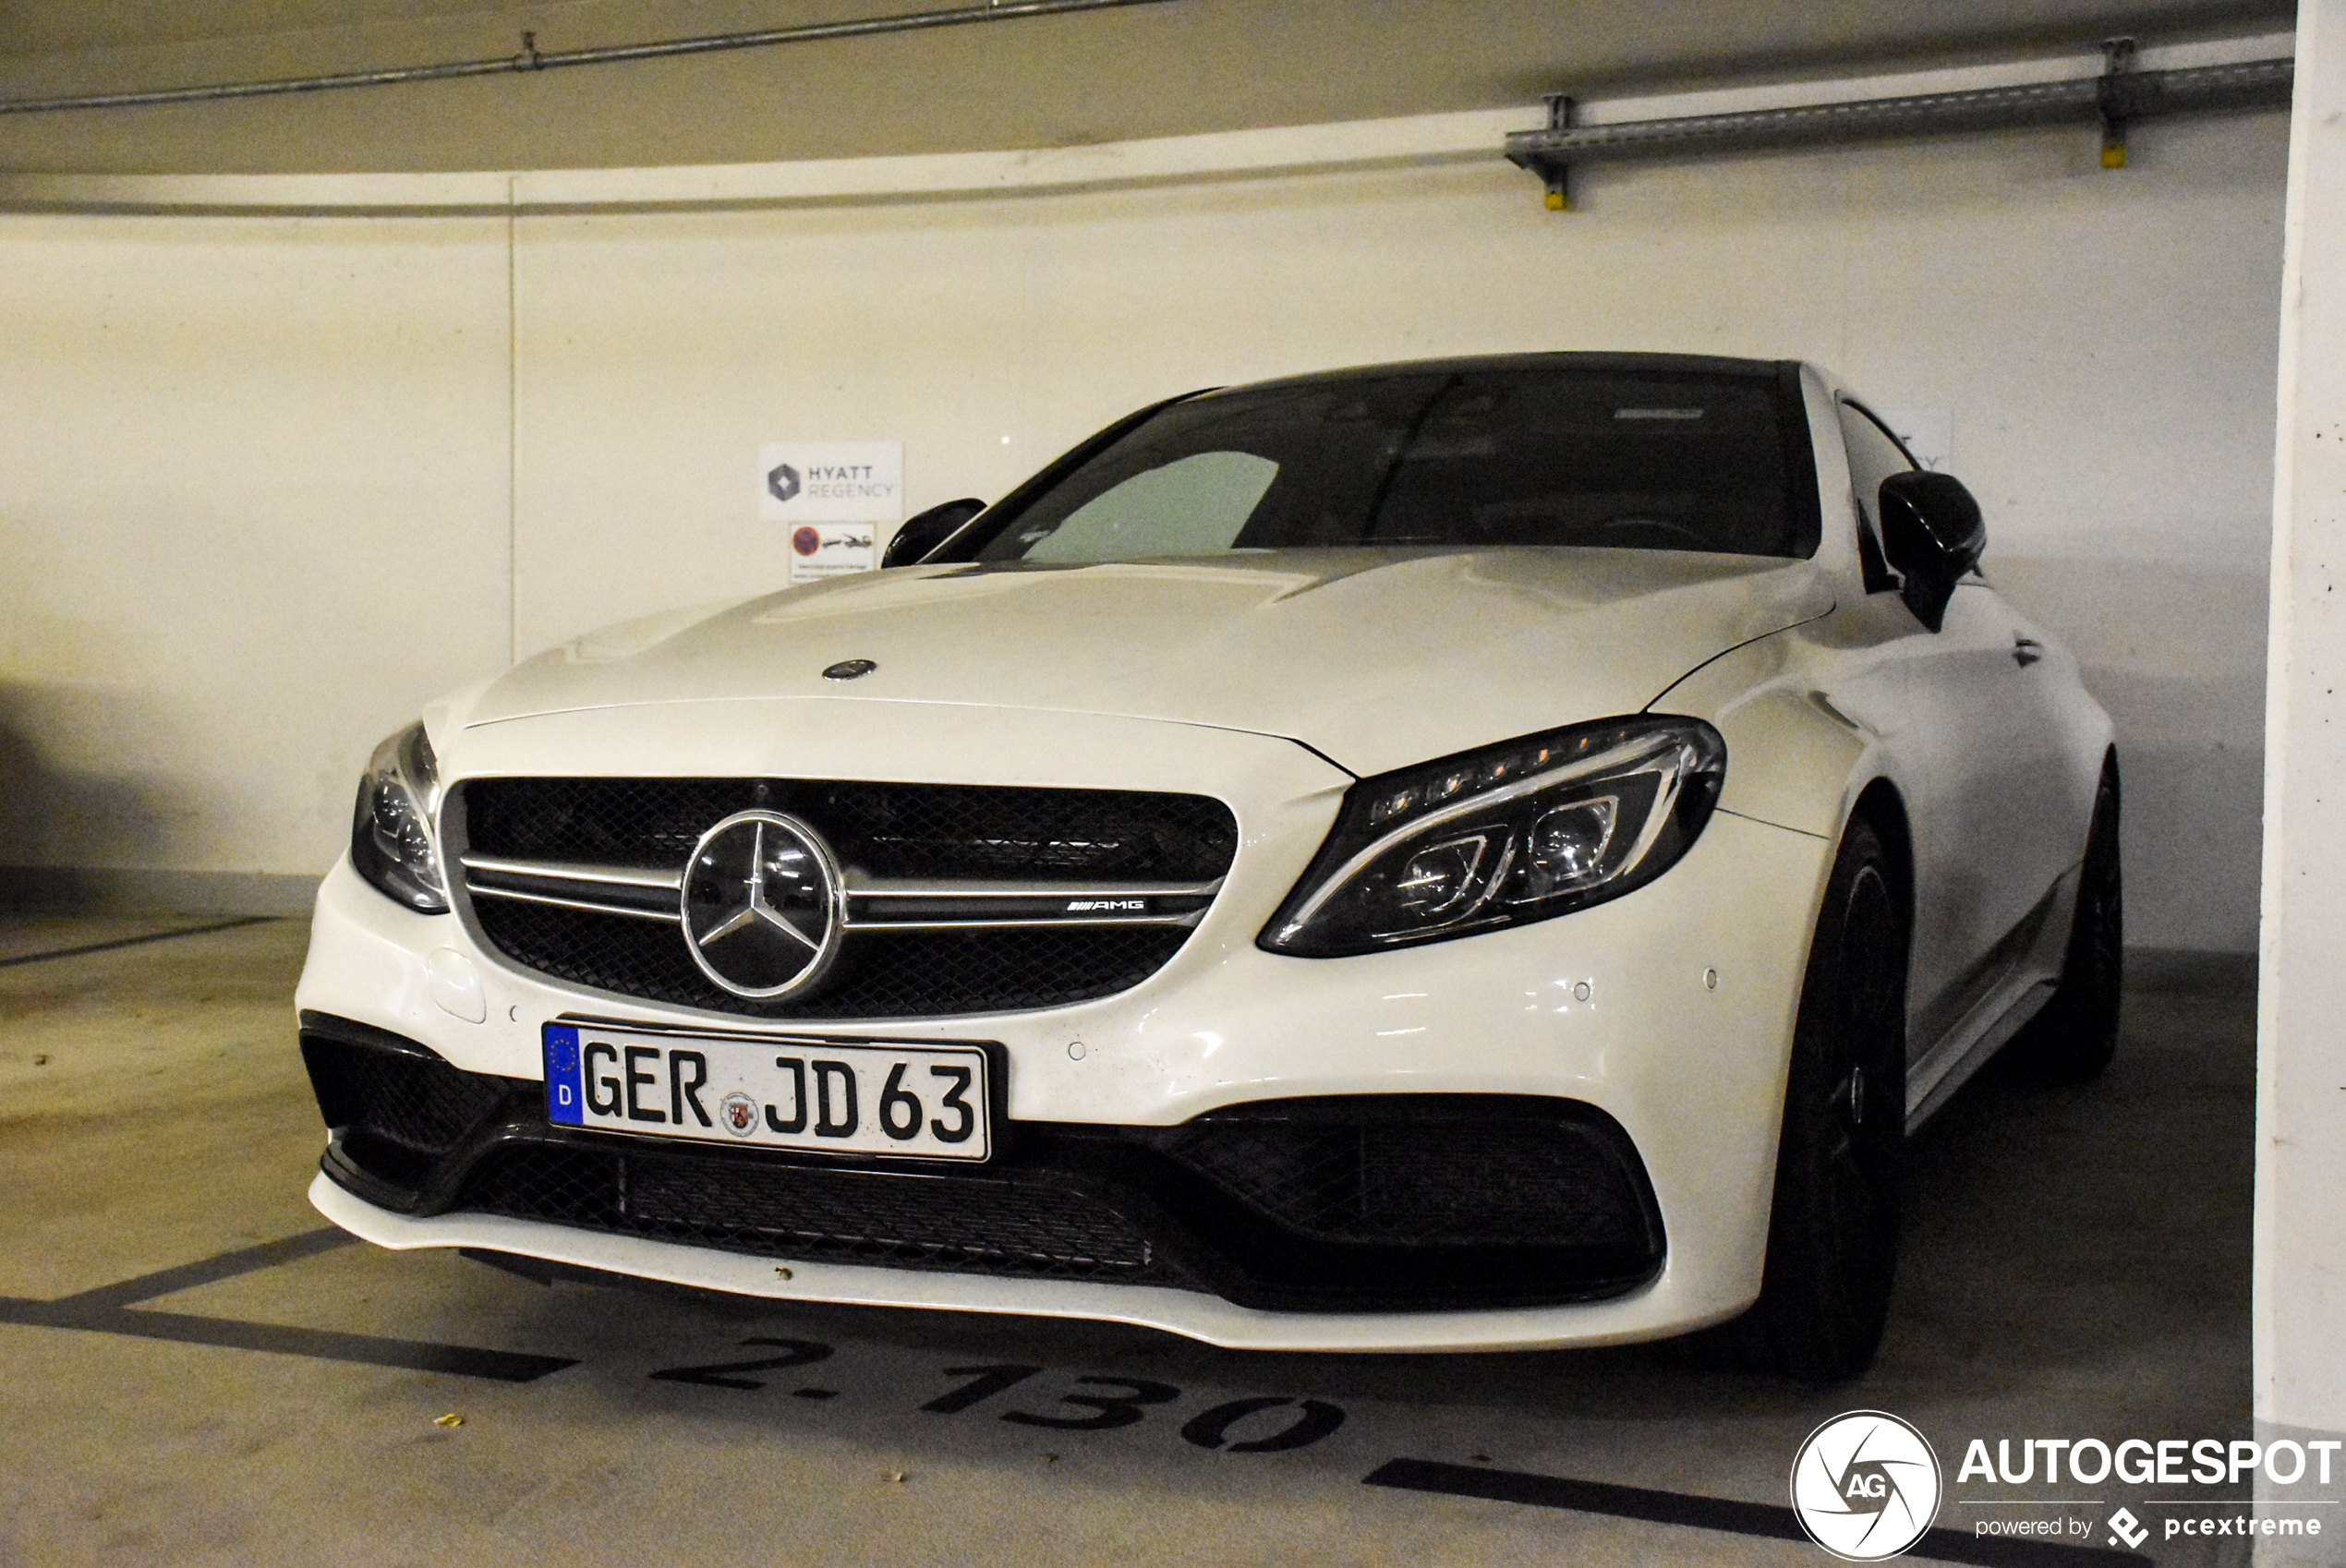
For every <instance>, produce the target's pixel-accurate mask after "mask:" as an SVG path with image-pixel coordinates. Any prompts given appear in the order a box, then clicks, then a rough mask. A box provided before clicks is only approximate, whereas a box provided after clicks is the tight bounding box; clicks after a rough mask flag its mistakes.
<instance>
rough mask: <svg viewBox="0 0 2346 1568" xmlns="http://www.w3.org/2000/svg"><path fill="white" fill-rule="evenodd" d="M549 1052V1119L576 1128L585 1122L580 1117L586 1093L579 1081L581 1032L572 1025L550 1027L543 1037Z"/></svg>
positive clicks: (547, 1103)
mask: <svg viewBox="0 0 2346 1568" xmlns="http://www.w3.org/2000/svg"><path fill="white" fill-rule="evenodd" d="M543 1039H544V1043H545V1048H546V1119H547V1120H548V1121H554V1122H568V1123H569V1124H571V1125H572V1126H573V1127H575V1126H577V1125H579V1123H580V1122H581V1121H582V1120H583V1119H584V1118H583V1117H582V1116H580V1114H579V1105H580V1100H581V1096H582V1093H583V1091H582V1090H581V1088H580V1085H579V1081H578V1031H576V1030H575V1029H573V1028H571V1027H570V1026H569V1025H568V1024H560V1023H550V1024H548V1025H547V1026H546V1029H545V1033H544V1036H543Z"/></svg>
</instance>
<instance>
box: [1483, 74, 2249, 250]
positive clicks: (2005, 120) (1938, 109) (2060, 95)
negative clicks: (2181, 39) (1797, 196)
mask: <svg viewBox="0 0 2346 1568" xmlns="http://www.w3.org/2000/svg"><path fill="white" fill-rule="evenodd" d="M2105 52H2106V56H2107V58H2108V59H2109V61H2110V69H2108V70H2106V71H2104V72H2103V73H2102V74H2101V75H2100V76H2098V77H2083V78H2075V79H2073V80H2069V81H2047V82H2027V83H2022V84H2019V85H2016V86H2013V87H1989V88H1976V89H1972V90H1966V91H1962V92H1927V93H1921V94H1917V95H1915V96H1912V97H1905V98H1867V99H1860V100H1858V101H1856V102H1855V103H1809V104H1802V105H1798V106H1796V107H1793V108H1785V109H1749V110H1743V111H1740V112H1738V113H1735V114H1728V115H1686V116H1682V117H1677V118H1673V119H1664V120H1626V121H1623V122H1621V123H1619V124H1616V125H1608V126H1575V125H1574V124H1572V100H1571V99H1569V98H1566V97H1564V96H1562V95H1560V94H1559V95H1556V96H1554V97H1552V98H1550V99H1549V100H1548V120H1549V123H1548V126H1547V127H1546V128H1545V129H1542V130H1528V131H1514V132H1510V133H1509V134H1508V136H1507V139H1506V156H1507V160H1508V162H1510V163H1515V164H1516V165H1517V166H1518V167H1520V168H1524V169H1528V170H1530V172H1531V173H1533V174H1535V175H1539V176H1540V177H1541V178H1542V180H1544V181H1545V182H1546V183H1547V187H1548V206H1549V207H1550V208H1551V209H1553V210H1555V211H1563V210H1564V209H1566V208H1567V207H1569V206H1570V205H1571V198H1570V194H1569V189H1568V187H1567V185H1566V175H1567V173H1568V171H1569V170H1570V169H1571V167H1572V166H1573V165H1575V164H1578V163H1608V162H1619V161H1624V160H1628V159H1639V158H1646V159H1651V158H1677V157H1690V156H1695V155H1698V154H1702V153H1710V152H1743V151H1759V150H1763V149H1772V148H1784V147H1808V146H1815V145H1818V144H1820V143H1826V144H1830V143H1839V142H1852V141H1858V140H1867V139H1874V138H1879V137H1891V136H1929V135H1938V134H1943V133H1948V132H1954V131H1980V130H2001V129H2004V128H2006V127H2015V126H2035V125H2049V124H2057V123H2062V122H2066V121H2091V120H2098V121H2100V122H2101V125H2102V133H2103V134H2102V164H2103V166H2104V167H2105V168H2121V167H2123V166H2124V164H2125V139H2124V133H2125V127H2126V126H2127V125H2128V124H2129V123H2131V122H2133V121H2134V120H2146V119H2151V118H2153V117H2155V116H2158V115H2186V114H2197V113H2205V112H2207V111H2212V110H2219V109H2262V108H2287V107H2288V106H2289V95H2290V87H2291V83H2292V78H2293V76H2294V71H2295V63H2294V62H2293V61H2290V60H2248V61H2243V62H2241V63H2239V64H2236V65H2228V66H2193V67H2190V68H2187V69H2183V70H2171V71H2137V70H2134V69H2133V68H2132V64H2133V58H2134V53H2133V46H2132V42H2131V41H2129V40H2112V41H2111V43H2110V44H2109V45H2106V46H2105Z"/></svg>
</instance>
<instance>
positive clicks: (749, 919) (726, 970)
mask: <svg viewBox="0 0 2346 1568" xmlns="http://www.w3.org/2000/svg"><path fill="white" fill-rule="evenodd" d="M846 918H847V887H846V883H845V881H844V879H843V878H842V877H841V876H840V869H839V862H838V861H837V860H836V859H834V858H833V857H832V854H831V851H830V846H829V845H828V844H826V843H824V842H823V838H822V835H821V834H819V833H816V831H815V829H814V828H812V827H810V826H807V825H806V824H805V823H804V822H801V821H800V820H799V819H798V818H796V817H794V816H789V815H785V814H783V813H781V812H774V811H745V812H736V813H735V814H732V816H729V817H727V818H725V820H724V821H722V822H720V823H719V824H718V825H717V826H714V827H712V828H710V829H709V830H708V831H707V832H706V833H704V834H702V835H701V838H700V842H699V843H697V844H695V845H694V846H693V858H692V859H691V860H690V861H689V862H686V864H685V866H684V884H683V925H684V946H685V947H686V948H687V949H689V950H690V952H691V953H692V955H693V962H695V963H696V964H698V965H699V966H700V968H701V972H702V973H703V974H706V975H707V976H708V978H709V979H711V980H713V981H715V982H716V983H718V984H720V985H721V986H723V987H724V988H725V989H726V990H728V991H731V992H732V994H733V995H736V996H751V997H756V998H760V999H771V998H773V997H778V996H788V995H793V994H795V993H797V992H801V991H805V990H808V989H810V988H811V987H812V986H813V985H814V984H815V983H816V982H817V981H819V980H820V979H822V977H823V971H825V970H828V968H830V964H831V960H832V959H835V958H837V957H838V956H839V944H840V927H841V926H842V925H843V924H844V923H846Z"/></svg>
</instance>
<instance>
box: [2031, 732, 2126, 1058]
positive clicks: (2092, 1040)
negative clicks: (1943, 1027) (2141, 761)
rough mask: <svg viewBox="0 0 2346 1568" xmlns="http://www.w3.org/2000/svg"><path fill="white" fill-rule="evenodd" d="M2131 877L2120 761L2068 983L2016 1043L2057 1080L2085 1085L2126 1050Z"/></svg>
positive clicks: (2105, 800)
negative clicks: (2123, 1010) (2123, 1000)
mask: <svg viewBox="0 0 2346 1568" xmlns="http://www.w3.org/2000/svg"><path fill="white" fill-rule="evenodd" d="M2125 953H2126V899H2125V878H2124V875H2123V874H2122V868H2121V866H2120V863H2119V851H2118V767H2117V764H2116V763H2115V762H2112V763H2110V764H2109V765H2107V766H2104V767H2103V768H2102V771H2101V787H2100V788H2099V789H2098V790H2096V791H2095V792H2094V815H2093V821H2092V823H2091V825H2090V826H2087V828H2086V857H2085V862H2084V864H2083V865H2082V866H2081V867H2080V868H2079V873H2078V877H2077V912H2076V913H2075V914H2074V915H2073V916H2072V917H2071V919H2070V922H2069V948H2068V952H2067V956H2066V957H2064V958H2063V959H2062V967H2061V986H2060V989H2058V990H2056V991H2055V992H2054V993H2053V994H2052V999H2051V1000H2050V1001H2049V1002H2047V1003H2046V1004H2045V1006H2044V1010H2043V1011H2041V1012H2039V1013H2038V1015H2037V1016H2036V1017H2035V1018H2033V1019H2029V1020H2028V1026H2027V1027H2026V1029H2024V1030H2022V1031H2020V1034H2019V1036H2018V1038H2017V1039H2016V1040H2015V1042H2014V1043H2015V1045H2017V1047H2018V1050H2017V1051H2016V1052H2015V1055H2017V1056H2018V1057H2019V1059H2020V1061H2021V1062H2022V1064H2023V1065H2025V1066H2026V1067H2027V1068H2028V1069H2029V1070H2030V1071H2031V1072H2033V1073H2035V1074H2036V1075H2037V1076H2038V1078H2040V1079H2043V1080H2047V1081H2050V1082H2053V1083H2083V1082H2084V1081H2086V1080H2087V1079H2089V1078H2093V1077H2096V1076H2098V1074H2099V1073H2100V1072H2101V1070H2102V1069H2103V1068H2104V1067H2108V1066H2110V1057H2112V1056H2113V1055H2116V1054H2117V1051H2118V1008H2119V996H2120V993H2121V992H2122V989H2123V987H2124V983H2125Z"/></svg>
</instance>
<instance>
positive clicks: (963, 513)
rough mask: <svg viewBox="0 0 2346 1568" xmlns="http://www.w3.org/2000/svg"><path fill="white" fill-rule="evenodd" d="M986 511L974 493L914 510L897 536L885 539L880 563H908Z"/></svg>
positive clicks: (899, 528)
mask: <svg viewBox="0 0 2346 1568" xmlns="http://www.w3.org/2000/svg"><path fill="white" fill-rule="evenodd" d="M985 510H986V503H985V502H984V501H980V500H978V499H977V498H976V497H975V496H963V497H962V498H961V500H959V501H947V502H946V503H945V504H944V505H942V506H932V507H930V508H929V509H928V510H927V511H926V512H916V513H913V515H912V516H910V517H907V518H906V519H904V521H903V523H902V524H901V525H899V526H898V528H897V530H896V537H894V538H892V539H890V540H889V541H888V549H885V550H882V551H881V552H880V565H881V566H883V567H889V566H911V565H913V564H914V563H915V562H917V561H919V560H920V559H921V558H922V557H923V556H925V555H926V554H927V553H928V552H929V551H931V550H933V549H936V548H937V546H939V545H941V544H943V543H944V542H945V541H946V540H947V539H949V538H950V537H952V536H953V535H954V533H955V532H957V531H958V530H959V529H960V528H961V525H962V524H964V523H966V522H968V521H969V520H970V519H971V518H973V517H974V516H976V515H977V514H978V513H981V512H983V511H985Z"/></svg>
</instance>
